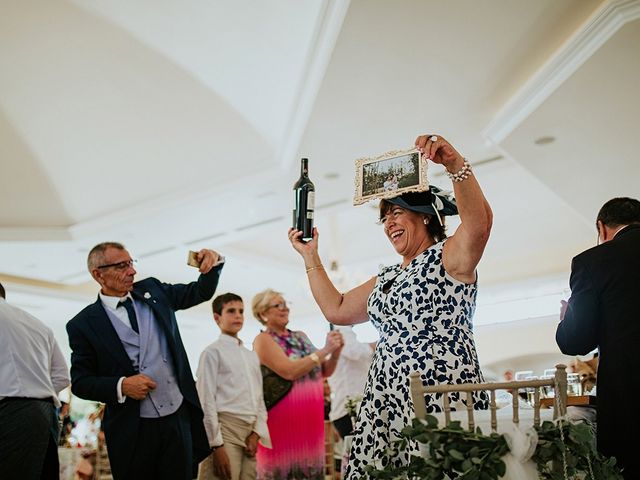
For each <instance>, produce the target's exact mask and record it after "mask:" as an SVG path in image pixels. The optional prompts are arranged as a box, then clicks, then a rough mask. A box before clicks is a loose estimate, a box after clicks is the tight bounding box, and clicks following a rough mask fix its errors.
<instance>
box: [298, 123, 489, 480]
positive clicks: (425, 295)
mask: <svg viewBox="0 0 640 480" xmlns="http://www.w3.org/2000/svg"><path fill="white" fill-rule="evenodd" d="M415 145H416V148H417V149H418V150H419V151H420V153H421V154H422V157H423V159H424V160H425V161H426V160H427V159H430V160H431V161H433V162H434V163H438V164H441V165H443V166H444V167H445V168H446V169H447V171H448V172H451V173H453V172H456V174H453V175H451V177H452V180H453V186H454V193H455V196H456V198H457V205H456V203H455V202H454V201H453V200H452V199H450V198H449V197H447V196H446V195H445V194H444V193H443V192H441V191H440V190H439V189H438V188H436V187H430V189H429V191H427V192H419V193H404V194H402V195H400V196H397V197H394V198H390V199H386V200H382V201H381V202H380V221H381V223H382V224H383V225H384V232H385V234H386V236H387V238H388V239H389V241H390V242H391V244H392V245H393V247H394V249H395V250H396V252H397V253H398V254H399V255H400V256H401V257H402V261H401V262H400V263H399V264H398V265H394V266H391V267H386V268H383V269H382V270H381V271H380V273H379V274H378V275H377V276H376V277H373V278H371V279H370V280H369V281H367V282H365V283H364V284H362V285H360V286H359V287H356V288H354V289H353V290H351V291H349V292H347V293H346V294H344V295H343V294H341V293H340V292H338V291H337V290H336V289H335V287H334V286H333V284H332V283H331V281H330V279H329V277H328V276H327V274H326V272H325V271H324V269H323V268H321V262H320V257H319V255H318V232H317V231H314V235H313V239H312V240H311V241H310V242H308V243H303V242H301V241H300V237H301V235H302V232H301V231H298V230H294V229H290V230H289V239H290V241H291V243H292V245H293V247H294V249H295V250H296V251H298V253H300V255H301V256H302V257H303V259H304V261H305V265H306V267H307V272H308V277H309V284H310V286H311V290H312V291H313V295H314V298H315V299H316V301H317V303H318V305H319V306H320V308H321V310H322V312H323V313H324V315H325V316H326V318H327V319H328V320H329V321H330V322H332V323H335V324H338V325H350V324H355V323H361V322H365V321H367V320H371V322H372V323H373V324H374V326H375V327H376V328H377V329H378V331H379V333H380V340H379V342H378V345H377V347H376V352H375V355H374V359H373V363H372V365H371V369H370V370H369V377H368V381H367V386H366V388H365V392H364V396H363V401H362V404H361V407H360V412H359V415H358V421H357V423H356V428H355V432H354V435H355V436H354V440H353V442H352V446H351V451H350V455H349V466H348V468H347V473H346V478H347V479H350V480H360V479H363V478H368V475H367V473H366V468H367V467H368V466H376V467H380V466H383V465H385V464H386V462H387V461H391V462H392V463H393V464H394V465H395V466H402V465H406V464H407V463H408V462H409V458H410V456H411V454H412V453H417V446H416V445H411V446H409V448H408V449H407V450H405V451H398V452H395V453H394V454H393V455H392V456H391V458H389V457H387V455H388V451H387V447H389V446H390V445H391V444H392V443H393V442H394V441H395V440H397V439H398V438H399V435H400V432H401V430H402V428H404V427H405V426H406V425H408V424H410V423H411V418H412V417H413V405H412V402H411V397H410V394H409V374H410V373H411V372H414V371H419V372H421V374H422V380H423V382H424V383H426V384H429V385H435V384H441V383H449V384H451V383H465V382H481V381H483V378H482V374H481V372H480V367H479V362H478V357H477V354H476V349H475V344H474V341H473V335H472V317H473V312H474V309H475V298H476V291H477V284H476V267H477V265H478V263H479V261H480V258H481V257H482V253H483V251H484V248H485V245H486V243H487V240H488V238H489V232H490V230H491V222H492V213H491V208H490V207H489V204H488V203H487V201H486V199H485V198H484V195H483V194H482V190H481V189H480V186H479V185H478V182H477V181H476V179H475V177H474V176H473V175H472V173H471V169H470V167H469V165H468V163H467V162H466V161H465V159H464V158H463V157H462V156H461V155H460V154H459V153H458V152H457V151H456V150H455V149H454V148H453V147H452V146H451V145H450V144H449V143H448V142H447V141H446V140H444V139H443V138H442V137H439V136H435V135H422V136H420V137H418V138H417V139H416V143H415ZM458 211H459V214H460V219H461V224H460V226H459V227H458V228H457V230H456V232H455V234H454V235H452V236H451V237H450V238H448V239H447V238H446V235H445V232H444V225H443V222H442V221H441V219H442V217H443V216H446V215H455V214H457V213H458ZM450 399H451V402H452V407H453V408H455V407H456V406H459V407H460V406H461V405H462V404H463V402H464V400H463V399H461V398H460V397H459V395H458V394H450ZM435 400H436V399H435V398H431V396H427V397H426V398H425V401H426V403H427V410H428V411H430V412H435V411H439V409H440V407H439V405H440V401H439V400H438V401H437V402H436V401H435ZM473 401H474V408H476V409H486V408H487V407H488V398H487V396H486V394H485V393H484V392H482V393H479V394H476V395H475V396H474V398H473Z"/></svg>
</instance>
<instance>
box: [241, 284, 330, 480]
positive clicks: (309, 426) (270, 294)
mask: <svg viewBox="0 0 640 480" xmlns="http://www.w3.org/2000/svg"><path fill="white" fill-rule="evenodd" d="M252 311H253V315H254V316H255V317H256V318H257V319H258V321H260V323H262V324H263V325H264V326H265V327H266V329H265V330H264V331H263V332H261V333H260V334H259V335H258V336H257V337H256V339H255V341H254V344H253V347H254V350H255V352H256V353H257V354H258V357H259V358H260V363H261V364H263V365H265V366H267V367H269V368H270V369H271V370H273V371H274V372H276V373H277V374H278V375H280V376H281V377H284V378H286V379H288V380H293V387H292V388H291V390H290V391H289V392H288V393H287V394H286V395H285V396H284V397H283V398H282V399H281V400H280V401H278V403H276V404H275V405H274V406H273V407H272V408H271V409H270V410H269V412H268V420H267V425H268V426H269V433H270V435H271V443H272V445H273V448H271V449H268V448H263V447H262V446H259V447H258V453H257V460H258V479H259V480H289V479H300V480H303V479H304V480H316V479H317V480H324V478H325V473H324V465H325V448H324V394H323V377H328V376H330V375H331V374H332V373H333V371H334V370H335V366H336V362H337V360H338V357H339V356H340V351H341V349H342V345H343V341H342V335H341V334H340V333H339V332H329V334H328V335H327V341H326V345H325V346H324V347H323V348H321V349H320V350H318V349H316V347H314V346H313V344H312V343H311V341H310V340H309V338H308V337H307V335H306V334H305V333H304V332H301V331H291V330H289V329H288V328H287V324H288V323H289V307H288V306H287V303H286V302H285V300H284V298H283V297H282V294H280V293H279V292H275V291H273V290H270V289H269V290H265V291H264V292H261V293H258V294H257V295H256V296H255V297H254V298H253V302H252Z"/></svg>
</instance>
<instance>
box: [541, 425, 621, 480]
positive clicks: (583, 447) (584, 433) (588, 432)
mask: <svg viewBox="0 0 640 480" xmlns="http://www.w3.org/2000/svg"><path fill="white" fill-rule="evenodd" d="M536 431H537V432H538V445H537V446H536V451H535V453H534V454H533V457H532V458H531V459H532V460H533V461H534V462H535V463H536V466H537V467H538V474H539V477H540V478H542V479H545V480H564V479H565V478H575V476H576V475H579V474H582V475H584V476H583V477H581V478H584V479H585V480H587V479H589V480H595V479H601V478H606V479H611V480H618V479H622V478H623V477H622V474H621V473H620V468H619V467H618V466H617V465H616V459H615V458H613V457H611V458H606V457H604V456H603V455H602V454H601V453H600V452H598V451H597V450H596V444H595V432H594V431H593V429H592V428H591V426H590V425H589V424H587V423H582V422H580V423H573V422H567V421H560V422H557V423H556V422H549V421H546V422H543V423H542V425H541V426H540V427H538V428H536ZM561 458H562V459H563V460H561V461H559V460H558V459H561ZM565 469H566V472H565Z"/></svg>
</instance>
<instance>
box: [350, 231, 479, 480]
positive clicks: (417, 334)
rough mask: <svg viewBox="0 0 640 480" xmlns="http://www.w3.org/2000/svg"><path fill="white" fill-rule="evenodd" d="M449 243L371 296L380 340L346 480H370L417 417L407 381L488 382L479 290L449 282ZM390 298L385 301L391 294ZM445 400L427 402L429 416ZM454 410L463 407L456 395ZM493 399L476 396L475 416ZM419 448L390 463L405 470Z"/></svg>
mask: <svg viewBox="0 0 640 480" xmlns="http://www.w3.org/2000/svg"><path fill="white" fill-rule="evenodd" d="M443 246H444V241H443V242H440V243H437V244H435V245H432V246H431V247H430V248H428V249H427V250H426V251H425V252H423V253H422V254H420V255H418V256H417V257H416V258H415V259H413V260H412V261H411V263H410V264H409V265H407V267H406V268H404V269H403V268H402V267H401V266H400V265H399V264H398V265H394V266H391V267H386V268H384V269H382V271H381V272H380V273H379V274H378V279H377V282H376V285H375V287H374V289H373V292H372V293H371V295H370V296H369V302H368V313H369V319H370V320H371V322H372V323H373V325H374V326H375V327H376V328H377V329H378V332H379V334H380V340H379V341H378V345H377V348H376V352H375V354H374V358H373V363H372V365H371V368H370V370H369V376H368V380H367V386H366V388H365V392H364V396H363V400H362V404H361V407H360V412H359V415H358V421H357V423H356V428H355V436H354V439H353V443H352V446H351V452H350V455H349V465H348V467H347V472H346V476H345V479H349V480H361V479H364V478H368V475H366V473H365V472H364V467H366V466H367V465H376V466H377V467H380V466H383V465H386V463H387V462H385V461H384V460H383V459H384V457H385V450H386V449H387V447H388V446H389V445H390V443H392V442H393V441H394V440H397V439H398V438H399V434H400V432H401V431H402V429H403V428H404V427H405V426H406V425H409V424H411V420H412V419H413V417H414V411H413V404H412V401H411V395H410V390H409V375H410V374H411V373H413V372H415V371H419V372H422V381H423V382H424V383H425V384H429V385H436V384H447V383H449V384H450V383H466V382H482V381H484V380H483V377H482V373H481V371H480V366H479V363H478V357H477V354H476V348H475V343H474V341H473V334H472V323H471V319H472V317H473V313H474V310H475V300H476V292H477V285H476V284H470V285H467V284H464V283H462V282H459V281H457V280H455V279H454V278H452V277H451V276H450V275H448V274H447V273H446V272H445V270H444V266H443V264H442V248H443ZM385 291H386V293H385ZM440 397H441V394H439V395H438V396H437V397H436V396H434V395H428V396H426V403H427V412H430V413H433V412H439V411H441V405H442V399H441V398H440ZM450 399H451V402H452V403H451V407H452V409H455V408H456V405H457V406H458V408H461V407H462V405H463V403H462V401H463V400H461V399H460V398H459V395H458V394H457V393H455V394H450ZM488 406H489V403H488V395H487V394H486V392H481V393H479V394H476V395H475V396H474V408H475V409H477V410H480V409H487V408H488ZM412 453H417V445H412V446H411V447H410V448H409V449H408V450H406V451H404V452H399V453H398V455H397V456H395V457H394V458H392V460H391V461H392V462H393V464H394V465H396V466H401V465H406V464H408V462H409V458H410V455H411V454H412Z"/></svg>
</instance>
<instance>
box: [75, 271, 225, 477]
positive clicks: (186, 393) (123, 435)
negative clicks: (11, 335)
mask: <svg viewBox="0 0 640 480" xmlns="http://www.w3.org/2000/svg"><path fill="white" fill-rule="evenodd" d="M221 270H222V265H218V266H216V267H214V268H213V269H211V271H210V272H209V273H207V274H205V275H200V277H199V278H198V280H197V281H195V282H192V283H189V284H175V285H171V284H167V283H162V282H160V281H159V280H157V279H155V278H147V279H144V280H141V281H139V282H136V283H135V284H134V286H133V291H132V292H131V294H132V296H133V297H134V298H135V299H136V300H137V301H141V302H144V303H146V304H147V305H148V306H149V307H150V308H151V309H152V310H153V313H154V317H155V320H156V321H157V322H158V323H159V326H160V331H161V332H163V333H164V335H165V337H166V339H167V344H168V346H169V350H170V351H171V354H172V357H173V365H174V369H175V374H176V378H177V379H178V384H179V387H180V392H181V393H182V395H183V397H184V404H183V405H185V406H186V407H187V408H188V410H189V413H190V416H191V436H192V444H193V450H194V462H199V461H201V460H203V459H204V458H205V457H206V456H207V455H208V454H209V453H210V448H209V442H208V439H207V434H206V431H205V429H204V423H203V413H202V408H201V406H200V401H199V400H198V394H197V391H196V387H195V382H194V380H193V374H192V373H191V367H190V366H189V360H188V359H187V354H186V351H185V349H184V345H183V344H182V339H181V338H180V332H179V330H178V325H177V322H176V317H175V313H174V312H175V311H176V310H184V309H187V308H190V307H193V306H194V305H198V304H199V303H202V302H204V301H207V300H209V299H211V297H212V296H213V294H214V292H215V289H216V287H217V285H218V279H219V277H220V272H221ZM67 334H68V335H69V345H70V346H71V350H72V353H71V390H72V392H73V393H74V394H75V395H77V396H78V397H80V398H84V399H87V400H94V401H98V402H102V403H105V404H106V406H105V412H104V418H103V426H104V432H105V438H106V441H107V450H108V452H109V459H110V462H111V469H112V471H113V472H114V474H115V476H116V478H117V477H119V476H124V475H126V472H127V470H128V468H129V465H130V463H131V461H132V460H133V458H132V456H133V446H134V444H135V442H134V441H132V439H135V438H136V437H137V432H138V427H139V422H140V402H139V401H138V400H134V399H132V398H126V400H125V402H124V403H118V399H117V383H118V381H119V379H120V378H121V377H128V376H131V375H135V374H136V373H138V372H136V371H134V369H133V366H132V364H131V360H130V359H129V357H128V355H127V353H126V351H125V349H124V346H123V345H122V342H121V341H120V338H119V337H118V334H117V333H116V331H115V329H114V328H113V325H112V324H111V320H110V319H109V317H108V316H107V313H106V311H105V310H104V307H103V306H102V302H101V301H100V298H98V300H97V301H96V302H95V303H93V304H91V305H89V306H88V307H86V308H85V309H84V310H82V311H81V312H80V313H78V315H76V316H75V317H74V318H73V319H71V320H70V321H69V322H68V323H67ZM139 460H141V461H149V459H139Z"/></svg>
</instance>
